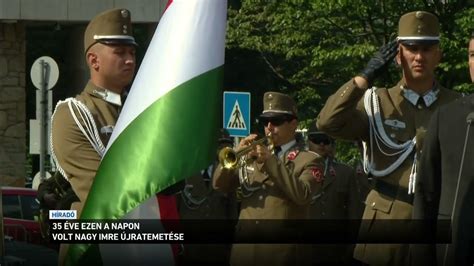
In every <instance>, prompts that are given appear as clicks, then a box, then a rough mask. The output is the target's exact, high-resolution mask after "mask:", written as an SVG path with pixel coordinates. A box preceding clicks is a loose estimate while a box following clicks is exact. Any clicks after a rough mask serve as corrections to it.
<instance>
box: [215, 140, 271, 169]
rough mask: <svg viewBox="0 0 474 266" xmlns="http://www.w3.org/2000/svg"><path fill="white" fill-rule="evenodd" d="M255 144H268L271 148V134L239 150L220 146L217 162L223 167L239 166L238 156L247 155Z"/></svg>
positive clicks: (234, 167) (233, 167) (232, 167)
mask: <svg viewBox="0 0 474 266" xmlns="http://www.w3.org/2000/svg"><path fill="white" fill-rule="evenodd" d="M257 145H266V146H270V149H272V148H271V146H273V145H272V138H271V135H269V136H265V137H263V138H260V139H258V140H255V141H253V142H252V143H251V144H250V146H247V147H245V148H243V149H241V150H239V151H234V149H232V148H230V147H224V148H222V149H221V150H220V151H219V162H220V164H221V165H222V167H224V168H225V169H230V170H233V169H237V168H238V167H239V166H240V158H241V157H242V156H245V155H247V154H248V153H249V152H250V151H252V150H253V149H254V148H255V146H257Z"/></svg>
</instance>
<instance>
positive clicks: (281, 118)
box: [258, 116, 293, 127]
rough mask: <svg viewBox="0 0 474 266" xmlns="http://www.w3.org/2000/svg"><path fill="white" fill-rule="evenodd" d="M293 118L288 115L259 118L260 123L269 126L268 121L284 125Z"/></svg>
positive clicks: (276, 124)
mask: <svg viewBox="0 0 474 266" xmlns="http://www.w3.org/2000/svg"><path fill="white" fill-rule="evenodd" d="M291 120H293V118H292V117H288V116H277V117H260V118H259V119H258V121H259V122H260V124H262V125H263V126H267V125H268V123H271V124H272V125H274V126H276V127H278V126H281V125H283V124H284V123H285V122H290V121H291Z"/></svg>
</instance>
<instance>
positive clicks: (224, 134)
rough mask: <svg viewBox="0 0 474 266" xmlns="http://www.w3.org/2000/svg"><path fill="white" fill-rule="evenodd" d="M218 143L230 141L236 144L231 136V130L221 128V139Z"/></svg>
mask: <svg viewBox="0 0 474 266" xmlns="http://www.w3.org/2000/svg"><path fill="white" fill-rule="evenodd" d="M217 142H218V143H229V144H234V140H232V138H231V137H230V134H229V131H227V129H225V128H220V129H219V139H218V140H217Z"/></svg>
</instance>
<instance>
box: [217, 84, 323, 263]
mask: <svg viewBox="0 0 474 266" xmlns="http://www.w3.org/2000/svg"><path fill="white" fill-rule="evenodd" d="M263 106H264V110H263V112H262V114H261V115H260V118H259V122H260V123H261V124H262V125H263V126H264V129H265V134H266V135H267V138H269V139H270V142H272V145H270V147H269V146H267V145H265V144H262V143H261V142H260V141H257V140H256V138H257V135H255V134H251V135H249V136H248V137H246V138H244V139H243V140H242V141H241V142H240V144H239V145H238V147H237V151H236V153H239V151H241V150H249V151H248V153H246V155H244V156H245V157H247V158H241V161H242V162H243V163H242V164H239V166H238V167H236V168H235V169H233V168H230V167H224V166H223V164H222V163H221V164H220V165H219V167H217V169H216V171H215V172H214V178H213V185H214V188H215V189H217V190H220V191H223V192H231V191H235V190H236V189H237V188H238V187H239V186H240V187H241V189H242V195H243V197H242V202H241V207H240V215H239V222H238V224H237V227H236V237H237V238H239V236H244V238H245V237H249V236H250V237H251V238H250V239H246V240H248V242H254V243H255V242H258V241H259V239H252V236H254V232H257V233H261V232H268V233H269V234H270V235H281V233H284V230H287V229H285V227H284V224H285V223H284V222H282V220H286V219H307V218H308V211H309V204H310V201H311V199H312V196H313V195H314V194H315V193H316V192H317V191H318V190H319V189H320V188H321V183H322V181H323V179H324V177H323V172H324V169H323V168H324V165H323V159H322V157H320V156H319V155H317V154H316V153H313V152H308V151H306V150H305V149H304V143H303V142H297V141H296V140H295V131H296V128H297V125H298V117H297V110H296V104H295V102H294V101H293V99H291V98H290V97H289V96H288V95H285V94H282V93H278V92H267V93H265V95H264V99H263ZM256 142H257V143H259V144H257V145H254V144H252V143H256ZM249 146H251V147H252V148H250V149H249V148H248V147H249ZM248 158H253V160H251V161H249V160H247V159H248ZM224 165H225V164H224ZM229 168H230V169H229ZM270 220H272V221H270ZM269 226H270V227H271V229H269ZM260 241H261V240H260ZM276 242H278V241H276ZM309 252H310V249H309V248H308V247H307V246H305V245H301V244H234V245H233V247H232V252H231V259H230V265H246V266H248V265H290V264H295V263H297V265H301V264H308V263H309V256H310V254H309Z"/></svg>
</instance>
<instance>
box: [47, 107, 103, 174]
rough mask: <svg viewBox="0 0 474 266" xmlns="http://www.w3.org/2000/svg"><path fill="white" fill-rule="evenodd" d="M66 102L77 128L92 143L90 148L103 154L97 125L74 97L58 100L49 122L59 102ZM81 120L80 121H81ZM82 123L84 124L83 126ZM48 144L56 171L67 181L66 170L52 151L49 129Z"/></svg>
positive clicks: (87, 110) (86, 109)
mask: <svg viewBox="0 0 474 266" xmlns="http://www.w3.org/2000/svg"><path fill="white" fill-rule="evenodd" d="M63 103H67V105H68V107H69V111H70V113H71V115H72V118H73V119H74V122H76V125H77V127H78V128H79V130H81V132H82V134H84V136H85V137H86V138H87V140H88V141H89V142H90V144H91V145H92V148H94V150H95V151H96V152H97V154H99V156H100V158H102V157H103V156H104V153H105V147H104V144H103V143H102V140H101V139H100V136H99V131H98V130H97V125H96V123H95V120H94V117H93V116H92V114H91V112H90V111H89V109H88V108H87V106H86V105H85V104H83V103H82V102H81V101H79V100H76V99H74V98H67V99H65V100H64V101H59V102H58V103H57V104H56V107H55V109H54V113H53V115H52V116H51V124H52V123H53V119H54V114H55V113H56V110H57V108H58V106H59V105H60V104H63ZM76 111H77V113H78V114H79V117H78V116H76ZM81 121H82V123H81ZM83 124H84V126H83ZM49 143H50V146H51V156H52V157H53V160H54V162H55V163H56V166H57V168H58V171H59V172H60V173H61V174H62V175H63V176H64V178H65V179H66V180H68V181H69V178H68V176H67V175H66V172H65V171H64V169H63V168H62V167H61V165H60V164H59V162H58V160H57V158H56V154H55V153H54V148H53V132H52V130H51V133H50V141H49Z"/></svg>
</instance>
